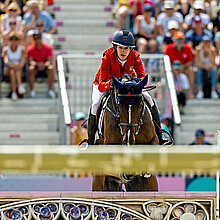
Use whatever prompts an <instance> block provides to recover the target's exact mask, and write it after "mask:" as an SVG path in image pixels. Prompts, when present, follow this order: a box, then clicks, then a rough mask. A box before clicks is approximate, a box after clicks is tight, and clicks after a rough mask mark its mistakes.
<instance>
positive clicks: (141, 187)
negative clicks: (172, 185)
mask: <svg viewBox="0 0 220 220" xmlns="http://www.w3.org/2000/svg"><path fill="white" fill-rule="evenodd" d="M126 191H158V183H157V178H156V176H155V175H153V176H151V177H149V178H146V177H144V176H141V175H135V177H134V179H133V180H131V181H130V182H128V183H127V184H126Z"/></svg>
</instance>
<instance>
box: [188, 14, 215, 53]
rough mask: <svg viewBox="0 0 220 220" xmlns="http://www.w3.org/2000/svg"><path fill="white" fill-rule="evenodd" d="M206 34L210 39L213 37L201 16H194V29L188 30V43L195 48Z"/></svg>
mask: <svg viewBox="0 0 220 220" xmlns="http://www.w3.org/2000/svg"><path fill="white" fill-rule="evenodd" d="M205 35H207V36H209V38H210V40H211V39H212V33H211V32H210V31H208V30H207V29H205V28H204V25H203V23H202V19H201V17H200V16H195V17H194V18H193V29H191V30H189V31H187V32H186V42H187V44H189V45H190V46H191V47H192V48H193V49H195V48H196V46H198V45H199V43H200V42H201V41H202V38H203V36H205Z"/></svg>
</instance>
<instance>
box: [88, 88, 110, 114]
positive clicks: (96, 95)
mask: <svg viewBox="0 0 220 220" xmlns="http://www.w3.org/2000/svg"><path fill="white" fill-rule="evenodd" d="M98 87H99V86H98V85H96V84H93V86H92V109H91V114H92V115H96V112H97V109H98V106H99V102H100V99H101V98H102V96H103V95H105V94H107V93H109V91H106V92H100V91H99V89H98Z"/></svg>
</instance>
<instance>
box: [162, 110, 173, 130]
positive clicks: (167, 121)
mask: <svg viewBox="0 0 220 220" xmlns="http://www.w3.org/2000/svg"><path fill="white" fill-rule="evenodd" d="M160 121H161V128H162V129H163V130H165V131H166V132H168V133H170V127H171V123H172V119H171V118H170V117H169V116H168V115H166V114H163V115H161V117H160Z"/></svg>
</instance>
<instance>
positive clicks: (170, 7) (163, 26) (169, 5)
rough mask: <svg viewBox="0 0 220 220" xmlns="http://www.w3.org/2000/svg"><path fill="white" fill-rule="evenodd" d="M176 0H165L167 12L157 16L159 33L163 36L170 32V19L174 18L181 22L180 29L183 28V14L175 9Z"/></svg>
mask: <svg viewBox="0 0 220 220" xmlns="http://www.w3.org/2000/svg"><path fill="white" fill-rule="evenodd" d="M174 7H175V2H174V1H171V0H166V1H165V2H164V9H165V12H162V13H161V14H159V15H158V18H157V26H158V34H159V35H160V36H162V37H164V36H165V34H166V33H168V32H169V31H168V27H167V24H168V22H169V21H171V20H174V21H176V22H178V24H179V30H182V24H183V16H182V15H181V14H180V13H179V12H175V10H174Z"/></svg>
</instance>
